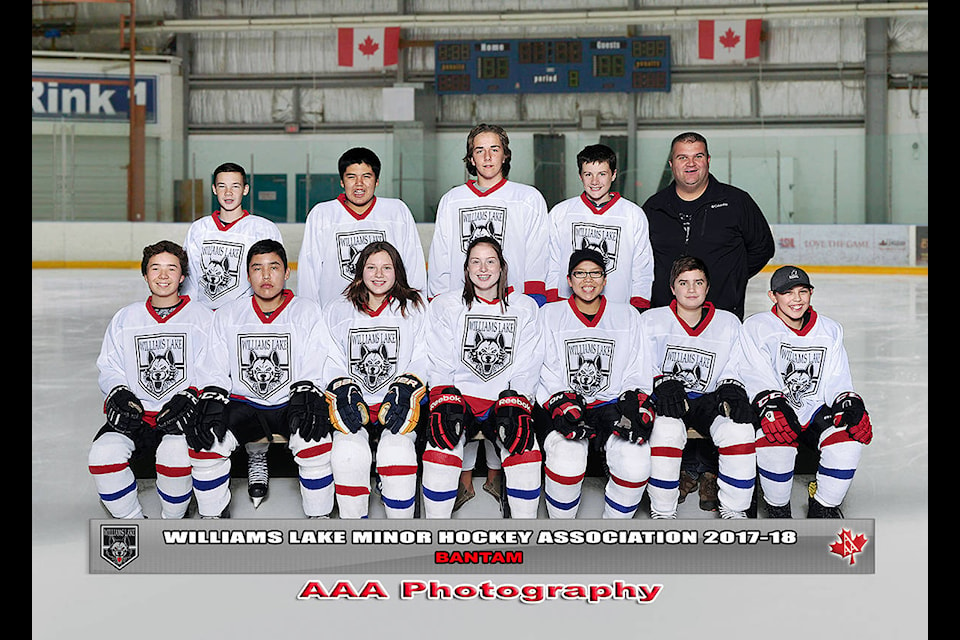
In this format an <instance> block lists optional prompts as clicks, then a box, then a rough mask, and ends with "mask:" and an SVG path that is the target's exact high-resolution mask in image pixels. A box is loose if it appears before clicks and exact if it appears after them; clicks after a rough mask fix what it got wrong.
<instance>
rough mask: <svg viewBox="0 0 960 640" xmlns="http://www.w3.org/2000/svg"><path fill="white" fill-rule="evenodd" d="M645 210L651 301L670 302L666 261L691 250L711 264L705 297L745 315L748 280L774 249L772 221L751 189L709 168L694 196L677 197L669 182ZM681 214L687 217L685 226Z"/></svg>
mask: <svg viewBox="0 0 960 640" xmlns="http://www.w3.org/2000/svg"><path fill="white" fill-rule="evenodd" d="M643 211H644V213H646V215H647V221H648V222H649V224H650V245H651V247H652V248H653V260H654V265H653V295H652V296H651V299H650V306H651V307H663V306H667V305H668V304H670V301H671V300H673V294H672V293H671V292H670V267H671V265H672V264H673V261H674V260H676V259H677V258H679V257H680V256H682V255H692V256H696V257H698V258H700V259H701V260H703V261H704V262H705V263H706V265H707V268H708V269H709V270H710V291H709V292H708V293H707V300H709V301H710V302H712V303H713V304H714V306H716V307H717V308H718V309H724V310H726V311H730V312H731V313H733V314H735V315H736V316H737V317H739V318H740V319H741V320H743V313H744V300H745V299H746V293H747V281H748V280H749V279H750V278H751V277H752V276H754V275H756V274H757V273H759V272H760V270H761V269H763V267H764V266H766V264H767V262H769V261H770V258H772V257H773V254H774V252H775V247H774V243H773V233H772V232H771V231H770V225H769V224H768V223H767V220H766V218H764V217H763V212H762V211H760V207H758V206H757V203H756V202H754V200H753V198H751V197H750V194H748V193H747V192H746V191H743V190H742V189H738V188H736V187H734V186H731V185H729V184H724V183H723V182H719V181H718V180H717V179H716V178H714V177H713V175H712V174H711V175H710V180H709V182H708V184H707V189H706V191H704V192H703V194H702V195H701V196H700V197H699V198H697V199H696V200H694V201H691V202H685V201H684V200H681V199H680V197H679V196H677V191H676V183H674V182H671V183H670V184H669V186H667V187H666V188H665V189H663V190H661V191H660V192H658V193H655V194H654V195H652V196H650V198H649V199H647V201H646V202H645V203H644V204H643ZM683 216H686V217H688V219H689V228H686V227H685V226H684V224H683V221H682V219H681V218H682V217H683Z"/></svg>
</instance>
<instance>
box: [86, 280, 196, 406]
mask: <svg viewBox="0 0 960 640" xmlns="http://www.w3.org/2000/svg"><path fill="white" fill-rule="evenodd" d="M180 299H181V300H182V303H181V304H180V306H178V307H177V309H176V310H175V311H173V312H171V313H170V314H169V315H167V316H166V317H162V318H161V317H160V316H158V315H157V313H156V312H155V311H154V309H153V306H151V304H150V298H149V297H148V298H147V301H146V303H143V302H135V303H133V304H129V305H127V306H126V307H124V308H122V309H120V310H119V311H117V313H116V314H114V316H113V318H112V319H111V320H110V324H109V325H108V326H107V331H106V333H105V334H104V337H103V345H102V346H101V348H100V355H99V357H98V358H97V369H99V372H100V374H99V379H98V384H99V386H100V391H102V392H103V395H104V397H106V396H107V394H108V393H110V391H111V390H112V389H113V388H114V387H116V386H119V385H125V386H127V387H129V389H130V390H131V391H132V392H133V393H134V395H136V396H137V398H139V399H140V401H141V402H142V403H143V408H144V410H145V411H154V412H155V411H159V410H160V409H161V408H163V405H164V404H166V402H167V401H168V400H170V398H172V397H173V396H174V395H175V394H176V393H178V392H180V391H182V390H183V389H186V388H188V387H191V386H194V387H195V386H197V377H198V371H197V367H198V364H199V362H200V360H201V351H202V349H203V348H204V346H205V344H206V341H207V332H208V331H209V329H210V325H211V323H212V322H213V315H214V313H213V311H211V310H210V309H207V308H206V307H204V306H203V305H202V304H200V303H199V302H195V301H193V300H191V299H190V298H189V297H188V296H180Z"/></svg>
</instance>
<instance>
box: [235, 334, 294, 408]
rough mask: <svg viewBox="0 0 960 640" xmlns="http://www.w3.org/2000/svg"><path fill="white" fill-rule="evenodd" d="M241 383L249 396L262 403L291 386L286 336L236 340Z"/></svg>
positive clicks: (248, 337) (288, 342)
mask: <svg viewBox="0 0 960 640" xmlns="http://www.w3.org/2000/svg"><path fill="white" fill-rule="evenodd" d="M237 340H238V345H239V348H238V349H237V355H238V357H239V358H240V379H241V380H242V381H243V384H244V386H246V387H247V389H249V390H250V393H251V394H252V395H253V396H255V397H257V398H261V399H266V398H269V397H270V396H272V395H273V394H274V393H276V392H277V390H279V389H286V387H287V386H288V385H289V384H290V336H289V335H285V334H283V335H263V334H256V335H241V336H238V338H237Z"/></svg>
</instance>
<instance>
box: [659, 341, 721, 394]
mask: <svg viewBox="0 0 960 640" xmlns="http://www.w3.org/2000/svg"><path fill="white" fill-rule="evenodd" d="M716 357H717V356H716V354H714V353H710V352H709V351H700V350H698V349H690V348H687V347H676V346H672V345H671V346H667V352H666V354H664V357H663V363H662V364H661V365H660V371H662V372H663V373H664V374H665V375H669V376H672V377H674V378H676V379H677V380H679V381H680V382H682V383H683V386H684V387H686V389H687V391H692V392H694V393H706V392H707V387H708V386H709V384H710V379H711V378H712V377H713V367H714V363H715V362H716Z"/></svg>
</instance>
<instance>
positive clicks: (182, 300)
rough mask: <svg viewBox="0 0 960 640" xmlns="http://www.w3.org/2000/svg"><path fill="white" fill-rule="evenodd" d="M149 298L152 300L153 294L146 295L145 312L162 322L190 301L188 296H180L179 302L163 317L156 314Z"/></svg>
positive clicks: (178, 311)
mask: <svg viewBox="0 0 960 640" xmlns="http://www.w3.org/2000/svg"><path fill="white" fill-rule="evenodd" d="M151 300H153V296H147V313H149V314H150V315H151V316H152V317H153V319H154V320H156V321H157V322H160V323H163V322H166V321H167V320H169V319H170V318H172V317H173V316H175V315H177V314H178V313H180V311H181V310H182V309H183V308H184V307H185V306H187V303H188V302H190V296H180V302H178V303H177V304H176V305H174V308H173V311H171V312H170V313H168V314H167V315H165V316H163V317H160V315H158V314H157V311H156V309H155V308H154V306H153V305H152V304H151V303H150V301H151Z"/></svg>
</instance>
